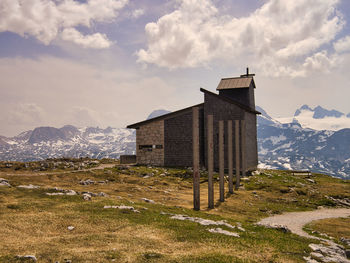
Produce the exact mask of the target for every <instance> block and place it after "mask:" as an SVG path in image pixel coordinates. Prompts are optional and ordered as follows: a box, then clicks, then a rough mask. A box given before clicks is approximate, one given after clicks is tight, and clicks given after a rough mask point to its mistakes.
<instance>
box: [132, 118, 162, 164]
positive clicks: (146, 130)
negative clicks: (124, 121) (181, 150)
mask: <svg viewBox="0 0 350 263" xmlns="http://www.w3.org/2000/svg"><path fill="white" fill-rule="evenodd" d="M150 145H151V146H152V147H151V148H143V149H140V146H141V147H142V146H150ZM160 146H161V147H160ZM136 156H137V163H138V164H143V165H155V166H164V120H160V121H153V122H150V123H147V124H145V125H141V126H140V127H139V129H137V130H136Z"/></svg>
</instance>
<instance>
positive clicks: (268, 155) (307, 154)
mask: <svg viewBox="0 0 350 263" xmlns="http://www.w3.org/2000/svg"><path fill="white" fill-rule="evenodd" d="M258 110H259V111H260V112H261V113H262V115H260V116H258V151H259V163H260V164H259V166H260V167H261V168H264V167H265V168H275V169H293V170H301V169H307V170H311V171H314V172H321V173H326V174H329V175H333V176H336V177H341V178H349V179H350V129H342V130H339V131H331V130H315V129H310V128H303V127H302V126H301V125H300V123H299V122H296V121H294V122H291V123H284V124H283V123H280V122H279V121H277V120H274V119H273V118H271V117H270V116H269V115H268V114H267V113H266V112H265V111H263V110H262V109H261V108H259V109H258Z"/></svg>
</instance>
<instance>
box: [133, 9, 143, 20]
mask: <svg viewBox="0 0 350 263" xmlns="http://www.w3.org/2000/svg"><path fill="white" fill-rule="evenodd" d="M144 13H145V10H143V9H135V10H133V11H132V13H131V17H133V18H139V17H140V16H142V15H143V14H144Z"/></svg>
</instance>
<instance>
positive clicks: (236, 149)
mask: <svg viewBox="0 0 350 263" xmlns="http://www.w3.org/2000/svg"><path fill="white" fill-rule="evenodd" d="M235 155H236V186H235V189H236V190H237V189H238V188H239V184H240V179H239V176H240V175H239V173H240V166H241V165H240V163H239V161H240V158H239V155H240V150H239V120H235Z"/></svg>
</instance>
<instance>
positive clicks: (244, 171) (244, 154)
mask: <svg viewBox="0 0 350 263" xmlns="http://www.w3.org/2000/svg"><path fill="white" fill-rule="evenodd" d="M241 123H242V124H241V127H242V132H241V136H242V177H245V175H246V170H247V160H246V128H245V120H242V121H241Z"/></svg>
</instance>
